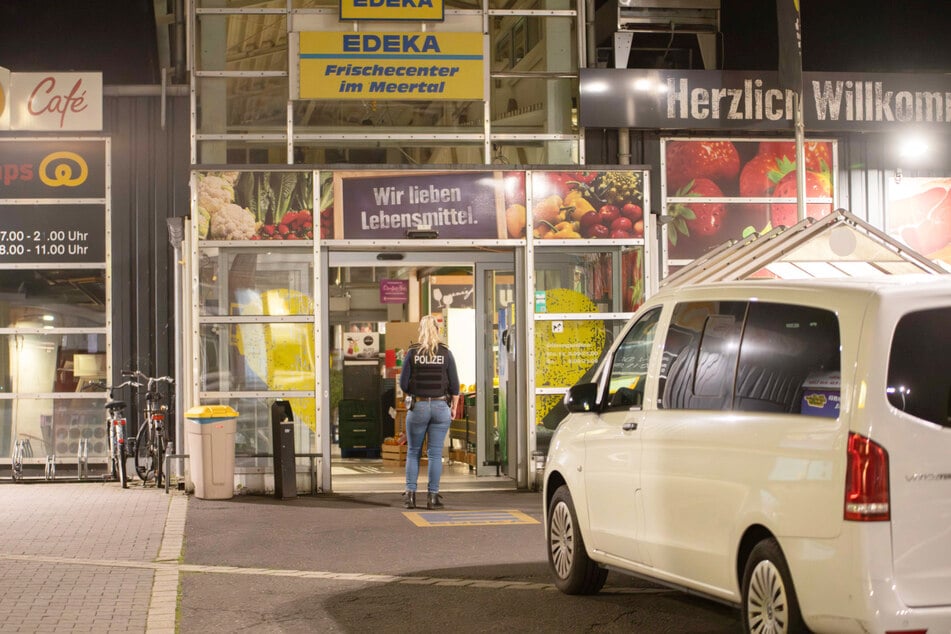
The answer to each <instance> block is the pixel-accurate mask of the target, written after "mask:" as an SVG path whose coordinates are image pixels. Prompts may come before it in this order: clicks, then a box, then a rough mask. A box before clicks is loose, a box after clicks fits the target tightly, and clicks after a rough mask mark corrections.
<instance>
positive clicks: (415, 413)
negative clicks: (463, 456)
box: [406, 399, 452, 493]
mask: <svg viewBox="0 0 951 634" xmlns="http://www.w3.org/2000/svg"><path fill="white" fill-rule="evenodd" d="M451 422H452V412H450V411H449V404H448V403H447V402H446V400H445V399H439V400H436V401H416V404H415V405H414V406H413V409H412V410H410V411H408V412H406V445H407V447H406V490H407V491H415V490H416V480H417V479H418V478H419V459H420V456H421V455H422V450H423V438H424V437H426V438H427V440H428V441H429V445H428V447H427V449H426V457H427V458H429V472H428V476H429V482H428V483H427V486H426V489H427V491H428V492H429V493H439V478H440V477H441V476H442V446H443V443H445V442H446V434H448V433H449V424H450V423H451Z"/></svg>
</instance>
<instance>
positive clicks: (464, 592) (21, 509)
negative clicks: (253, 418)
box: [0, 482, 738, 633]
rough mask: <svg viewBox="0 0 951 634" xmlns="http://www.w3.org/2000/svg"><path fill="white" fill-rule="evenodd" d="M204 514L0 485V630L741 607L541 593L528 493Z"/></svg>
mask: <svg viewBox="0 0 951 634" xmlns="http://www.w3.org/2000/svg"><path fill="white" fill-rule="evenodd" d="M445 502H446V508H445V509H443V510H441V511H427V510H426V509H417V510H416V511H407V510H406V509H404V508H403V507H402V503H401V499H400V496H399V495H394V494H389V493H387V494H383V493H360V494H350V495H343V494H324V495H315V496H300V497H297V498H293V499H289V500H278V499H276V498H274V497H264V496H250V495H245V496H236V497H234V498H231V499H228V500H203V499H198V498H196V497H194V496H187V495H186V494H185V493H183V492H175V491H173V492H171V493H169V494H166V493H164V492H163V491H161V490H156V489H155V488H143V487H142V486H141V485H133V486H131V487H130V488H129V489H127V490H123V489H122V488H120V487H119V486H118V485H117V484H115V483H93V482H83V483H58V482H53V483H48V482H42V483H16V484H13V483H10V484H0V534H2V535H3V538H2V542H0V543H2V546H0V578H2V579H3V580H4V583H3V588H4V589H3V590H2V592H0V614H3V618H2V619H0V632H186V633H188V632H241V631H253V632H255V633H257V632H406V631H412V632H443V631H452V632H462V633H465V632H484V631H488V630H494V631H504V632H710V633H720V632H735V631H737V629H738V617H737V614H736V612H735V611H734V610H731V609H729V608H727V607H724V606H720V605H719V604H716V603H713V602H709V601H705V600H702V599H696V598H692V597H688V596H687V595H685V594H682V593H679V592H676V591H673V590H669V589H665V588H661V587H658V586H654V585H652V584H649V583H646V582H643V581H638V580H634V579H632V578H629V577H626V576H623V575H618V574H616V573H611V574H610V575H609V577H608V583H607V585H606V587H605V590H604V591H602V592H601V593H600V594H599V595H597V596H594V597H568V596H564V595H562V594H561V593H559V592H558V591H557V590H555V589H554V587H553V586H552V585H551V579H550V577H549V574H548V569H547V561H546V554H545V544H544V530H543V527H542V524H541V521H542V516H541V499H540V495H539V494H538V493H531V492H516V491H471V492H468V491H467V492H450V493H447V494H445Z"/></svg>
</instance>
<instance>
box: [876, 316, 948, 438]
mask: <svg viewBox="0 0 951 634" xmlns="http://www.w3.org/2000/svg"><path fill="white" fill-rule="evenodd" d="M948 324H951V308H933V309H929V310H921V311H917V312H913V313H908V314H907V315H905V316H904V317H902V318H901V319H900V320H899V321H898V325H897V326H896V327H895V334H894V336H893V337H892V346H891V351H890V353H889V355H888V379H887V380H888V384H887V388H886V395H887V397H888V402H889V403H891V404H892V406H894V407H897V408H898V409H900V410H902V411H903V412H906V413H908V414H911V415H912V416H915V417H917V418H920V419H922V420H926V421H928V422H931V423H935V424H938V425H941V426H943V427H951V354H949V353H948V344H949V341H951V338H949V335H948Z"/></svg>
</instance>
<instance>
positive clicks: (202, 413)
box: [185, 405, 238, 422]
mask: <svg viewBox="0 0 951 634" xmlns="http://www.w3.org/2000/svg"><path fill="white" fill-rule="evenodd" d="M237 417H238V412H236V411H234V410H233V409H231V408H230V407H228V406H227V405H196V406H195V407H192V408H191V409H189V410H188V411H187V412H185V418H187V419H189V420H191V419H201V422H211V420H210V419H214V420H221V419H222V418H237Z"/></svg>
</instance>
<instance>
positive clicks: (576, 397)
mask: <svg viewBox="0 0 951 634" xmlns="http://www.w3.org/2000/svg"><path fill="white" fill-rule="evenodd" d="M565 407H566V408H567V409H568V411H569V412H593V411H594V410H596V409H597V408H598V384H597V383H579V384H578V385H573V386H572V387H571V388H570V389H569V390H568V393H567V394H565Z"/></svg>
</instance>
